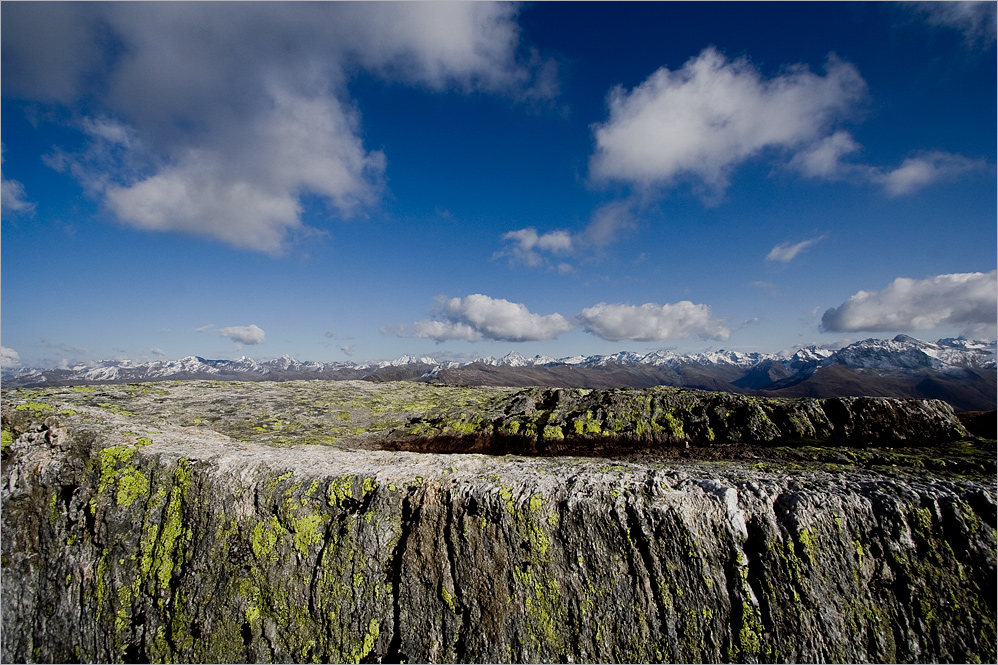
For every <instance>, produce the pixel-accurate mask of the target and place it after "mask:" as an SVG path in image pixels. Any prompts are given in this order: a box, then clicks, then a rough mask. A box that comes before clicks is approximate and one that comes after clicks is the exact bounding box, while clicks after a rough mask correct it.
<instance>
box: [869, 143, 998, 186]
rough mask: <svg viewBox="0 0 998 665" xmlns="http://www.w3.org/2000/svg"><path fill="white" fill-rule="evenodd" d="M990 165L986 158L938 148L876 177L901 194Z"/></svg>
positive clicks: (878, 173)
mask: <svg viewBox="0 0 998 665" xmlns="http://www.w3.org/2000/svg"><path fill="white" fill-rule="evenodd" d="M986 168H987V164H986V163H985V162H983V161H982V160H973V159H969V158H967V157H963V156H961V155H954V154H951V153H947V152H938V151H936V152H929V153H926V154H924V155H921V156H918V157H911V158H909V159H906V160H904V161H903V162H902V163H901V166H899V167H898V168H896V169H894V170H893V171H878V172H876V173H874V175H873V180H874V181H875V182H878V183H880V184H882V185H883V187H884V190H885V191H886V192H887V193H888V194H890V195H891V196H901V195H904V194H911V193H912V192H914V191H916V190H919V189H921V188H922V187H925V186H926V185H929V184H932V183H934V182H938V181H940V180H950V179H953V178H956V177H957V176H959V175H961V174H963V173H967V172H969V171H975V170H983V169H986Z"/></svg>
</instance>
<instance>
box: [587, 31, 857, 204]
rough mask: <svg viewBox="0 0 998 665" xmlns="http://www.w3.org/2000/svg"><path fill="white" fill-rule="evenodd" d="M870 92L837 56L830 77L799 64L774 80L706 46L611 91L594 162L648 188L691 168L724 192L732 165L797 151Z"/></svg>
mask: <svg viewBox="0 0 998 665" xmlns="http://www.w3.org/2000/svg"><path fill="white" fill-rule="evenodd" d="M865 95H866V84H865V82H864V81H863V79H862V77H860V75H859V72H858V71H857V70H856V68H855V67H853V66H852V65H851V64H848V63H846V62H843V61H841V60H839V59H838V58H836V57H835V56H829V58H828V60H827V62H826V65H825V75H824V76H819V75H817V74H814V73H812V72H811V71H809V70H808V69H807V67H805V66H803V65H795V66H791V67H789V68H787V69H786V71H785V72H784V73H782V74H780V75H778V76H775V77H772V78H768V79H767V78H765V77H763V75H762V74H761V73H760V72H759V71H758V70H757V69H756V68H755V67H754V66H753V65H752V64H751V63H750V62H749V61H748V60H747V59H745V58H739V59H736V60H728V59H727V58H726V57H725V56H724V55H723V54H722V53H720V52H719V51H718V50H716V49H715V48H713V47H709V48H707V49H704V51H703V52H701V53H700V55H698V56H696V57H695V58H692V59H690V60H689V61H688V62H686V63H685V64H684V65H683V66H682V68H680V69H678V70H675V71H673V70H670V69H668V68H666V67H662V68H661V69H659V70H658V71H656V72H655V73H653V74H652V75H651V76H650V77H648V79H646V80H645V81H644V82H643V83H641V84H640V85H638V86H637V87H636V88H634V89H633V90H631V91H626V90H624V89H623V88H622V87H620V86H618V87H616V88H614V89H613V90H611V92H610V94H609V97H608V106H609V117H608V118H607V120H606V121H605V122H603V123H600V124H597V125H594V128H593V130H594V134H595V139H596V151H595V153H594V154H593V156H592V158H591V161H590V170H591V173H592V174H593V175H594V176H595V177H596V178H597V179H600V180H620V181H624V182H628V183H631V184H634V185H638V186H642V187H647V186H650V185H656V184H670V183H671V182H672V181H674V180H675V179H676V178H679V177H682V176H686V177H690V178H693V179H694V180H696V181H698V182H701V183H703V184H704V185H706V186H707V188H708V189H709V190H711V191H712V192H719V191H723V189H724V188H725V187H726V186H727V183H728V174H729V173H730V171H731V170H732V168H734V167H735V166H737V165H738V164H740V163H742V162H744V161H745V160H747V159H749V158H751V157H753V156H754V155H757V154H758V153H760V152H762V151H763V150H766V149H783V150H799V149H800V148H801V147H803V146H808V145H811V144H813V143H814V142H816V141H819V140H821V139H822V138H825V137H826V136H827V132H828V130H829V128H830V127H831V126H832V124H833V123H834V122H835V121H837V120H839V119H841V118H844V117H847V116H849V115H852V114H853V112H854V111H853V108H854V107H855V106H856V104H857V103H859V102H860V101H862V100H863V99H864V98H865Z"/></svg>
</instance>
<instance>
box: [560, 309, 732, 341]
mask: <svg viewBox="0 0 998 665" xmlns="http://www.w3.org/2000/svg"><path fill="white" fill-rule="evenodd" d="M577 318H578V320H579V322H580V323H582V325H583V326H584V327H585V330H586V332H589V333H592V334H593V335H596V336H597V337H600V338H602V339H605V340H608V341H612V342H618V341H621V340H625V339H626V340H635V341H639V342H650V341H660V340H665V339H674V338H677V337H689V336H690V335H696V336H698V337H700V338H703V339H715V340H721V341H723V340H726V339H728V337H729V336H730V335H731V330H730V329H729V328H728V327H727V325H726V322H725V321H724V320H723V319H718V318H715V317H713V316H711V311H710V307H708V306H707V305H703V304H694V303H692V302H690V301H689V300H683V301H680V302H677V303H672V304H668V303H667V304H665V305H659V304H656V303H645V304H644V305H625V304H607V303H599V304H598V305H595V306H593V307H587V308H586V309H584V310H582V313H581V314H579V316H578V317H577Z"/></svg>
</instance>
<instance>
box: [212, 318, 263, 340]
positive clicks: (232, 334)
mask: <svg viewBox="0 0 998 665" xmlns="http://www.w3.org/2000/svg"><path fill="white" fill-rule="evenodd" d="M218 334H219V335H221V336H222V337H228V338H229V339H231V340H232V341H233V342H237V343H239V344H247V345H250V344H263V343H264V342H266V341H267V336H266V334H265V333H264V332H263V329H262V328H260V327H259V326H257V325H256V324H252V323H251V324H250V325H248V326H229V327H227V328H219V329H218Z"/></svg>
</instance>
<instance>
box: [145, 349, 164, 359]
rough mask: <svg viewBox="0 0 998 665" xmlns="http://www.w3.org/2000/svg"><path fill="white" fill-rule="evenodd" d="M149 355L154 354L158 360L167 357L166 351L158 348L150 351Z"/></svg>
mask: <svg viewBox="0 0 998 665" xmlns="http://www.w3.org/2000/svg"><path fill="white" fill-rule="evenodd" d="M149 353H151V354H153V355H154V356H156V357H157V358H165V357H166V351H164V350H163V349H157V348H153V349H149Z"/></svg>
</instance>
